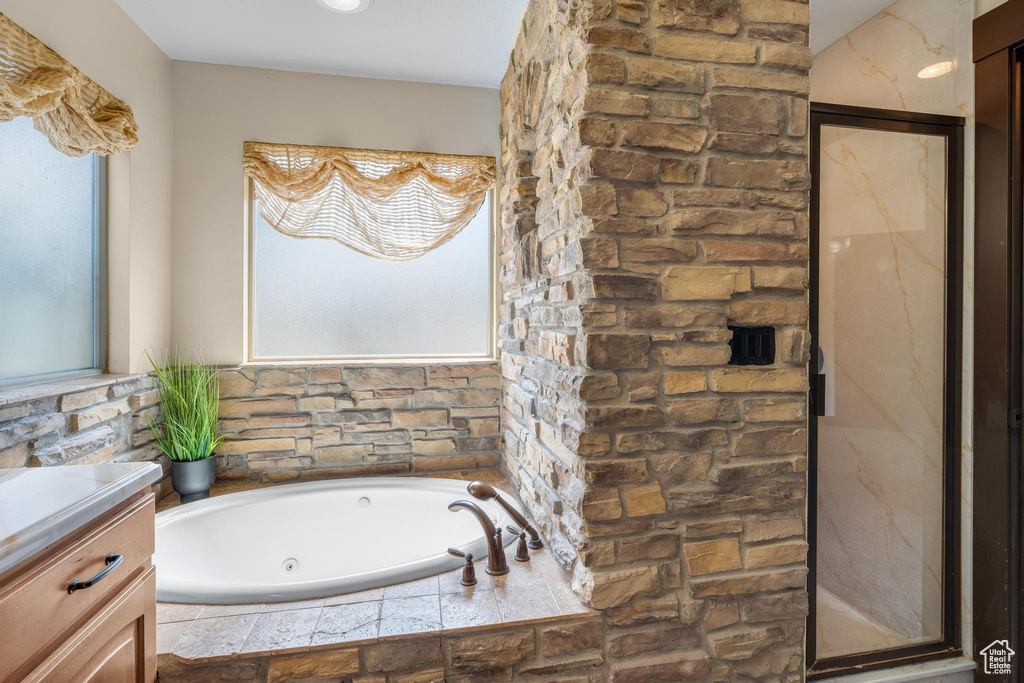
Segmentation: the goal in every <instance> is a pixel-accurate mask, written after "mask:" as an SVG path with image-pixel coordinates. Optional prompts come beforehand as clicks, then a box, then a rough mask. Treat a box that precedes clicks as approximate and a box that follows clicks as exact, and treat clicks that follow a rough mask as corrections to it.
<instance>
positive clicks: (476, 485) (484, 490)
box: [466, 481, 544, 550]
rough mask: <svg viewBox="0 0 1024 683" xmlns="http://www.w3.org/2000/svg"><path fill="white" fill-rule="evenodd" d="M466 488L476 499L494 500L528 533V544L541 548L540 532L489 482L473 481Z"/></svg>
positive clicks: (534, 547)
mask: <svg viewBox="0 0 1024 683" xmlns="http://www.w3.org/2000/svg"><path fill="white" fill-rule="evenodd" d="M466 490H467V491H469V493H470V494H471V495H472V496H473V497H474V498H477V499H478V500H492V499H493V500H494V501H495V502H496V503H498V505H500V506H501V507H502V508H504V509H505V512H507V513H508V514H509V516H510V517H512V519H514V520H515V521H516V524H518V525H519V528H520V529H522V530H523V531H525V532H526V533H528V534H529V535H530V542H529V546H530V547H531V548H533V549H534V550H536V549H538V548H543V547H544V543H543V542H541V540H540V534H538V533H537V530H536V529H534V528H533V525H532V524H530V523H529V522H527V521H526V517H523V516H522V515H521V514H519V510H516V509H515V508H514V507H512V506H511V505H509V504H508V501H506V500H505V499H504V498H502V497H501V496H499V495H498V492H497V491H496V490H495V489H494V487H493V486H491V485H490V484H485V483H484V482H482V481H474V482H471V483H470V484H469V486H467V487H466Z"/></svg>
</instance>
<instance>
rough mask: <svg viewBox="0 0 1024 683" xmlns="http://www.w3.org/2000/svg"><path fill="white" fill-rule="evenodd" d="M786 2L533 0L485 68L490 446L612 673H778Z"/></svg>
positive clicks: (801, 97)
mask: <svg viewBox="0 0 1024 683" xmlns="http://www.w3.org/2000/svg"><path fill="white" fill-rule="evenodd" d="M808 22H809V9H808V5H807V2H806V0H803V1H799V0H798V1H792V2H790V1H785V0H533V1H532V2H531V4H530V7H529V9H528V10H527V15H526V20H525V22H524V26H523V31H522V33H521V35H520V37H519V40H518V42H517V44H516V48H515V51H514V53H513V55H512V59H511V62H510V65H509V71H508V73H507V75H506V78H505V81H504V83H503V85H502V101H503V107H504V111H503V117H502V127H501V134H502V153H501V176H502V183H503V188H502V195H501V199H502V264H503V271H502V284H503V305H502V323H501V330H500V333H501V345H502V352H503V358H502V377H503V387H504V392H503V402H502V429H503V433H504V437H505V447H504V452H503V460H502V466H503V468H505V470H506V471H507V474H508V475H509V477H510V479H512V480H513V481H515V482H516V483H517V485H518V486H519V494H520V496H521V498H522V499H523V501H524V503H525V504H526V505H527V506H528V507H529V508H530V510H531V512H532V513H533V515H534V516H535V517H536V518H537V519H538V523H539V525H540V526H541V527H542V528H543V530H544V533H545V534H546V536H547V537H548V538H549V539H550V545H551V548H552V551H553V553H554V554H555V556H556V557H557V558H558V559H559V561H560V562H562V563H563V565H564V566H565V567H566V568H567V569H570V570H571V571H572V574H573V588H574V590H575V591H576V592H577V593H578V594H579V595H580V596H581V598H583V599H584V600H586V601H587V602H588V603H589V604H591V605H593V606H595V607H599V608H603V609H605V622H606V625H607V628H608V631H607V633H606V642H607V643H608V645H607V651H608V653H609V655H610V657H611V660H610V661H609V662H608V663H607V669H608V671H610V672H611V680H614V681H622V680H634V679H633V678H631V676H633V674H632V673H630V672H635V671H639V670H644V671H646V672H648V673H647V674H645V675H647V676H648V678H647V679H643V678H638V679H636V680H649V679H650V677H654V678H657V679H658V680H683V679H689V678H708V677H711V676H714V677H716V678H723V679H724V678H728V677H732V676H736V677H752V678H762V677H773V678H774V679H776V680H777V679H783V680H799V679H800V677H801V670H802V665H803V656H802V643H803V628H804V622H803V619H804V616H805V614H806V611H807V595H806V592H805V590H804V587H805V581H806V579H805V575H806V552H807V544H806V542H805V538H804V506H805V502H806V501H805V496H806V481H805V463H806V439H807V436H806V429H805V423H806V413H807V405H806V393H805V392H806V389H807V379H806V377H807V368H806V362H807V357H808V333H807V329H806V327H807V316H808V305H807V299H806V287H807V267H808V258H809V253H808V243H807V233H808V218H807V206H808V189H809V185H810V178H809V170H808V150H807V147H808V140H807V128H808V101H807V93H808V87H809V81H808V73H807V72H808V68H809V67H810V64H811V55H810V51H809V49H808V48H807V31H808ZM730 325H740V326H742V325H773V326H775V328H776V330H777V338H776V341H777V354H776V362H775V363H774V364H773V365H771V366H767V367H738V366H730V365H728V362H729V359H730V348H729V345H728V342H729V340H730V338H731V334H732V333H731V331H730V330H729V329H728V326H730ZM617 642H626V643H628V645H626V646H623V647H621V648H620V647H617V646H615V645H614V643H617Z"/></svg>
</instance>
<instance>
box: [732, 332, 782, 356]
mask: <svg viewBox="0 0 1024 683" xmlns="http://www.w3.org/2000/svg"><path fill="white" fill-rule="evenodd" d="M729 329H730V330H732V341H730V342H729V346H731V347H732V358H730V359H729V365H771V364H772V363H774V362H775V328H774V327H734V326H732V325H730V326H729Z"/></svg>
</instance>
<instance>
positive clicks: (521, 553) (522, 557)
mask: <svg viewBox="0 0 1024 683" xmlns="http://www.w3.org/2000/svg"><path fill="white" fill-rule="evenodd" d="M505 528H506V529H508V532H509V533H510V534H512V535H514V536H518V537H519V544H518V545H517V546H516V556H515V561H516V562H529V561H530V551H529V550H528V549H527V545H526V531H524V530H521V529H517V528H515V527H514V526H512V525H511V524H510V525H508V526H507V527H505Z"/></svg>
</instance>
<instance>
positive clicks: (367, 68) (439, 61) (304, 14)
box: [117, 0, 528, 88]
mask: <svg viewBox="0 0 1024 683" xmlns="http://www.w3.org/2000/svg"><path fill="white" fill-rule="evenodd" d="M527 3H528V0H373V2H372V3H371V4H370V6H369V7H368V8H367V9H366V10H364V11H362V12H359V13H357V14H341V13H338V12H332V11H330V10H327V9H325V8H324V7H322V6H321V5H319V4H318V3H317V2H316V0H117V4H119V5H120V6H121V8H122V9H123V10H124V11H125V12H126V13H127V14H128V16H130V17H131V18H132V20H133V21H134V22H135V23H136V24H138V25H139V27H140V28H142V30H143V31H145V32H146V34H147V35H149V37H150V38H152V39H153V42H155V43H156V44H157V45H158V46H159V47H160V49H161V50H163V51H164V52H165V53H166V54H167V56H168V57H170V58H171V59H181V60H187V61H193V62H210V63H213V64H231V65H235V66H255V67H264V68H268V69H284V70H287V71H308V72H313V73H327V74H344V75H348V76H363V77H367V78H389V79H395V80H407V81H424V82H427V83H449V84H455V85H472V86H480V87H486V88H497V87H498V86H499V85H500V84H501V79H502V77H503V76H504V75H505V69H506V67H507V66H508V59H509V55H510V54H511V53H512V47H513V46H514V45H515V40H516V36H517V35H518V33H519V27H520V24H521V23H522V19H523V14H524V13H525V11H526V5H527Z"/></svg>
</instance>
